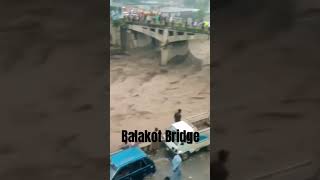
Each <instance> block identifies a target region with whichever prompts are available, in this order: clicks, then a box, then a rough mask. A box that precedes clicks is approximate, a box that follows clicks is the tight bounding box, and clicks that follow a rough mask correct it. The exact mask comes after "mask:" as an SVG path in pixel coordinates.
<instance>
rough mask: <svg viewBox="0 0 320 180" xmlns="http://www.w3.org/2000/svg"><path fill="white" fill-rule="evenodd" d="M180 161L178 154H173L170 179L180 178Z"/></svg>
mask: <svg viewBox="0 0 320 180" xmlns="http://www.w3.org/2000/svg"><path fill="white" fill-rule="evenodd" d="M181 163H182V159H181V157H180V155H178V154H177V155H175V156H174V157H173V159H172V161H171V170H172V174H171V178H170V179H172V180H180V179H181Z"/></svg>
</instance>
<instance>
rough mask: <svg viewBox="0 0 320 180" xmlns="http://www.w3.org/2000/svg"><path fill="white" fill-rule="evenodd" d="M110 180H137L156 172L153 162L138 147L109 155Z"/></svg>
mask: <svg viewBox="0 0 320 180" xmlns="http://www.w3.org/2000/svg"><path fill="white" fill-rule="evenodd" d="M110 161H111V162H110V180H138V179H143V178H144V177H146V176H149V175H152V174H154V173H155V172H156V167H155V164H154V162H153V161H152V160H151V159H150V158H149V157H148V155H147V154H146V153H145V152H144V151H143V150H142V149H141V148H140V147H138V146H136V147H131V148H128V149H125V150H121V151H118V152H116V153H114V154H111V155H110Z"/></svg>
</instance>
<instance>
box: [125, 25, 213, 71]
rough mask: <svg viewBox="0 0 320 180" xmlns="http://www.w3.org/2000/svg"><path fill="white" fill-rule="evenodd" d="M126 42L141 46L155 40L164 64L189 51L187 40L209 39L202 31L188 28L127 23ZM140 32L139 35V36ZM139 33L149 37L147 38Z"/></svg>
mask: <svg viewBox="0 0 320 180" xmlns="http://www.w3.org/2000/svg"><path fill="white" fill-rule="evenodd" d="M127 29H128V42H132V44H133V45H132V47H133V48H135V47H142V46H145V45H147V44H149V43H151V42H152V39H154V40H157V41H158V43H159V45H160V49H161V62H160V64H161V65H166V64H167V63H168V62H169V60H170V59H172V58H173V57H175V56H177V55H186V54H187V53H188V52H189V49H188V41H190V40H200V39H209V34H208V33H206V32H204V31H201V30H200V31H199V30H198V31H192V30H190V29H188V28H180V29H178V28H174V27H165V26H152V25H143V24H132V23H131V24H127ZM139 34H140V36H139ZM141 34H143V35H145V36H147V37H149V38H148V39H146V38H144V37H142V36H141Z"/></svg>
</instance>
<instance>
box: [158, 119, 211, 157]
mask: <svg viewBox="0 0 320 180" xmlns="http://www.w3.org/2000/svg"><path fill="white" fill-rule="evenodd" d="M167 130H170V131H175V132H176V131H177V130H179V132H182V131H184V130H185V131H186V132H199V134H200V137H199V142H193V143H191V144H188V143H183V142H176V141H174V142H166V141H164V142H165V144H166V149H167V151H169V152H171V153H174V154H179V155H180V156H181V158H182V159H183V160H186V159H188V158H189V156H190V155H191V154H192V153H194V152H197V151H199V150H200V149H202V148H208V149H209V148H210V113H203V114H199V115H196V116H193V117H189V118H187V119H184V120H181V121H179V122H176V123H173V124H172V125H171V127H169V128H168V129H167ZM163 136H164V137H163V139H165V135H163Z"/></svg>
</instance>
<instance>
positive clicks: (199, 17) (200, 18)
mask: <svg viewBox="0 0 320 180" xmlns="http://www.w3.org/2000/svg"><path fill="white" fill-rule="evenodd" d="M205 15H206V14H205V11H204V10H203V9H200V10H199V11H198V13H197V15H196V19H197V20H202V19H203V18H204V16H205Z"/></svg>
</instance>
